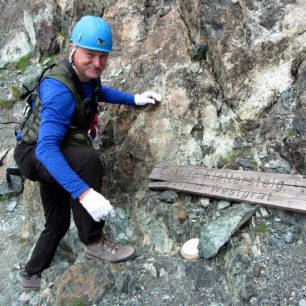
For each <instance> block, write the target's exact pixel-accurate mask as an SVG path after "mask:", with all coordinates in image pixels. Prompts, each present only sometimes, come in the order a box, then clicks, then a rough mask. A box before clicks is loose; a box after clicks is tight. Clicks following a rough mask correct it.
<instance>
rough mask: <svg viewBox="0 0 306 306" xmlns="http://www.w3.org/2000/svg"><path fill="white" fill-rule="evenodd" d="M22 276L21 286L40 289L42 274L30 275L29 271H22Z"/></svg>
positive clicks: (26, 288) (25, 288) (28, 288)
mask: <svg viewBox="0 0 306 306" xmlns="http://www.w3.org/2000/svg"><path fill="white" fill-rule="evenodd" d="M20 276H21V287H22V289H24V290H39V289H40V280H41V275H40V274H33V275H29V274H28V273H27V272H25V271H22V272H21V273H20Z"/></svg>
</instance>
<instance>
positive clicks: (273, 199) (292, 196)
mask: <svg viewBox="0 0 306 306" xmlns="http://www.w3.org/2000/svg"><path fill="white" fill-rule="evenodd" d="M149 178H150V179H153V180H155V181H152V182H150V183H149V188H151V189H171V190H176V191H183V192H188V193H192V194H197V195H204V196H208V197H209V196H211V197H216V198H223V199H228V200H233V201H243V202H249V203H253V204H264V205H266V206H270V207H275V208H282V209H286V210H292V211H298V212H306V182H305V180H304V179H303V177H302V176H301V175H290V174H280V173H266V172H255V171H239V170H229V169H212V168H203V167H195V166H169V165H157V166H156V167H155V168H154V169H153V171H152V172H151V174H150V175H149Z"/></svg>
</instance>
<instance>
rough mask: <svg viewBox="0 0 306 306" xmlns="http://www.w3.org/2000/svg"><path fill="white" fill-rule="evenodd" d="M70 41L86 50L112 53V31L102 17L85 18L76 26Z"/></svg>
mask: <svg viewBox="0 0 306 306" xmlns="http://www.w3.org/2000/svg"><path fill="white" fill-rule="evenodd" d="M70 41H72V42H73V43H74V44H75V45H76V46H79V47H82V48H85V49H90V50H96V51H102V52H108V53H109V52H112V45H113V42H112V30H111V28H110V26H109V24H108V23H107V22H106V21H105V20H104V19H102V18H100V17H96V16H83V17H82V18H81V19H80V20H79V21H78V22H77V23H76V24H75V25H74V27H73V29H72V32H71V36H70Z"/></svg>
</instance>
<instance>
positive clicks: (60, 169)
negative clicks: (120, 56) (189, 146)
mask: <svg viewBox="0 0 306 306" xmlns="http://www.w3.org/2000/svg"><path fill="white" fill-rule="evenodd" d="M69 48H70V49H69V51H70V53H69V60H68V59H66V60H64V61H62V62H60V63H58V64H57V65H55V66H54V67H52V68H50V69H49V71H48V72H47V73H46V74H45V75H44V76H43V78H42V80H41V81H40V84H39V87H38V90H37V95H33V96H32V97H31V98H32V99H33V101H34V102H35V107H33V111H32V112H31V114H30V116H29V117H28V119H27V120H26V122H25V123H24V124H23V127H22V129H21V133H20V134H19V137H18V144H17V146H16V148H15V152H14V157H15V160H16V163H17V165H18V167H19V169H20V171H21V173H22V175H23V176H25V177H27V178H28V179H31V180H34V181H39V182H40V195H41V200H42V205H43V208H44V213H45V218H46V222H45V228H44V230H43V231H42V233H41V234H40V237H39V239H38V241H37V243H36V245H35V248H34V250H33V253H32V256H31V258H30V260H29V262H28V263H27V264H26V266H25V270H24V271H23V272H22V273H21V285H22V287H23V288H24V289H26V290H38V289H40V279H41V272H42V271H43V270H45V269H46V268H48V267H49V266H50V265H51V262H52V259H53V257H54V254H55V251H56V249H57V246H58V244H59V242H60V240H61V239H62V238H63V236H64V235H65V234H66V232H67V231H68V229H69V225H70V209H71V210H72V214H73V218H74V222H75V224H76V227H77V229H78V235H79V238H80V240H81V241H82V242H83V244H84V250H85V252H86V254H87V255H88V256H89V257H91V258H96V259H100V260H105V261H110V262H121V261H126V260H129V259H133V258H134V257H135V249H134V248H133V247H132V246H129V245H119V244H117V243H115V242H114V241H110V240H109V239H108V238H107V237H106V236H105V235H104V234H103V231H102V229H103V226H104V222H105V220H106V219H107V218H109V217H113V216H114V214H115V211H114V208H113V207H112V205H111V203H110V202H109V201H108V200H107V199H106V198H105V197H103V195H101V194H100V193H99V191H100V190H101V184H102V176H103V170H104V169H103V164H102V161H101V159H100V156H99V155H98V154H97V153H96V151H94V150H93V149H92V148H91V147H90V146H89V139H90V140H92V141H95V140H96V138H97V123H98V120H97V118H98V117H97V105H98V101H104V102H108V103H119V104H125V105H131V106H133V105H146V104H148V103H155V101H160V100H161V97H160V95H158V94H156V93H154V92H145V93H143V94H137V95H135V96H134V95H132V94H129V93H125V92H122V91H119V90H116V89H114V88H111V87H107V86H104V85H103V86H101V83H100V75H101V73H102V71H103V70H104V69H105V67H106V64H107V60H108V55H109V53H110V52H111V51H112V33H111V29H110V27H109V25H108V24H107V23H106V22H105V20H103V19H101V18H99V17H95V16H84V17H82V18H81V19H80V20H79V21H78V22H77V23H76V24H75V26H74V28H73V30H72V33H71V36H70V46H69Z"/></svg>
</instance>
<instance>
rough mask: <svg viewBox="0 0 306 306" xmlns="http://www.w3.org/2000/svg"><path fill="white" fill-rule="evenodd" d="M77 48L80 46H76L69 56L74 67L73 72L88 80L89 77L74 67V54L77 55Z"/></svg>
mask: <svg viewBox="0 0 306 306" xmlns="http://www.w3.org/2000/svg"><path fill="white" fill-rule="evenodd" d="M77 48H78V46H74V47H73V48H72V50H71V52H70V54H69V63H70V65H71V66H72V68H73V70H74V71H75V72H76V73H77V74H79V75H81V76H83V77H84V78H86V79H88V77H87V76H86V75H85V74H84V73H81V72H80V71H79V70H78V69H77V67H75V65H74V63H73V59H74V54H75V52H76V49H77Z"/></svg>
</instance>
